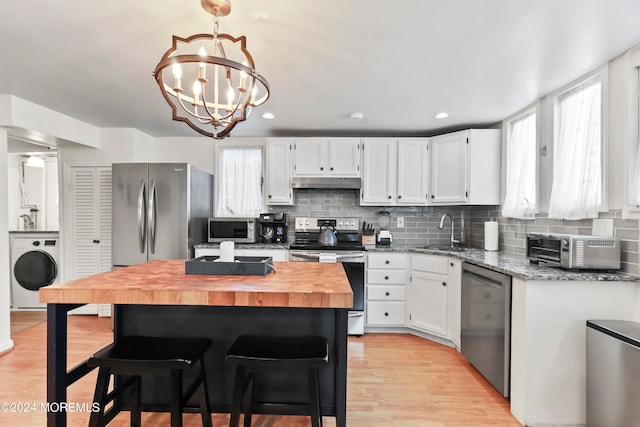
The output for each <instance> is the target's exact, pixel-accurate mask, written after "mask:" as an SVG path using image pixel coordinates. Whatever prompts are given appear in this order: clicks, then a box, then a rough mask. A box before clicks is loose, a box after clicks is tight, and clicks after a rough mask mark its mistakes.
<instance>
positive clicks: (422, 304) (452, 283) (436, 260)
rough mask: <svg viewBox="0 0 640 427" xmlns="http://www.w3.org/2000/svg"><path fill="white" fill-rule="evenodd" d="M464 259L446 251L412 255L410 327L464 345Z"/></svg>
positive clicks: (457, 344)
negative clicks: (444, 253) (462, 312)
mask: <svg viewBox="0 0 640 427" xmlns="http://www.w3.org/2000/svg"><path fill="white" fill-rule="evenodd" d="M460 274H461V262H460V261H459V260H456V259H452V258H449V257H446V256H442V255H430V254H424V255H422V254H420V255H418V254H414V255H411V279H410V289H409V304H408V306H409V327H411V328H412V329H416V330H419V331H422V332H427V333H429V334H432V335H436V336H439V337H441V338H445V339H448V340H451V341H453V343H454V344H455V345H456V346H458V347H460V280H461V277H460Z"/></svg>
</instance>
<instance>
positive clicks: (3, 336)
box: [0, 129, 13, 354]
mask: <svg viewBox="0 0 640 427" xmlns="http://www.w3.org/2000/svg"><path fill="white" fill-rule="evenodd" d="M6 170H7V131H6V130H4V129H0V171H6ZM7 178H8V174H6V173H0V194H7V191H8V188H9V184H8V182H7ZM7 215H8V212H7V209H0V271H1V272H3V273H2V274H1V275H0V354H1V353H3V352H5V351H8V350H10V349H12V348H13V341H12V340H11V324H10V323H11V322H10V320H11V316H10V312H9V306H10V304H11V301H10V298H11V276H10V270H9V268H10V267H9V229H8V227H7V224H8V223H7V221H8V218H7Z"/></svg>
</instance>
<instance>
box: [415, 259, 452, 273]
mask: <svg viewBox="0 0 640 427" xmlns="http://www.w3.org/2000/svg"><path fill="white" fill-rule="evenodd" d="M411 269H412V270H419V271H427V272H429V273H439V274H449V258H448V257H446V256H442V255H412V256H411Z"/></svg>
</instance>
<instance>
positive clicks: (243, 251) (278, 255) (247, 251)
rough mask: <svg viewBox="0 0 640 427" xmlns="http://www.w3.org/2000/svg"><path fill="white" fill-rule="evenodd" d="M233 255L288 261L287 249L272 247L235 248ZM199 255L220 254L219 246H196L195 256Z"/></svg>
mask: <svg viewBox="0 0 640 427" xmlns="http://www.w3.org/2000/svg"><path fill="white" fill-rule="evenodd" d="M234 254H235V256H255V257H267V256H270V257H271V258H272V260H273V261H289V250H288V249H273V248H264V249H261V248H235V251H234ZM200 256H220V248H219V247H215V248H196V249H195V257H196V258H197V257H200Z"/></svg>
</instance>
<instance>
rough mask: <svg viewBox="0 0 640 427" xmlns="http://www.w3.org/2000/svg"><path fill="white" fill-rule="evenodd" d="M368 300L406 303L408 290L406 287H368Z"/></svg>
mask: <svg viewBox="0 0 640 427" xmlns="http://www.w3.org/2000/svg"><path fill="white" fill-rule="evenodd" d="M367 299H369V300H382V301H384V300H386V301H404V300H406V299H407V288H406V287H404V286H382V285H372V286H367Z"/></svg>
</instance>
